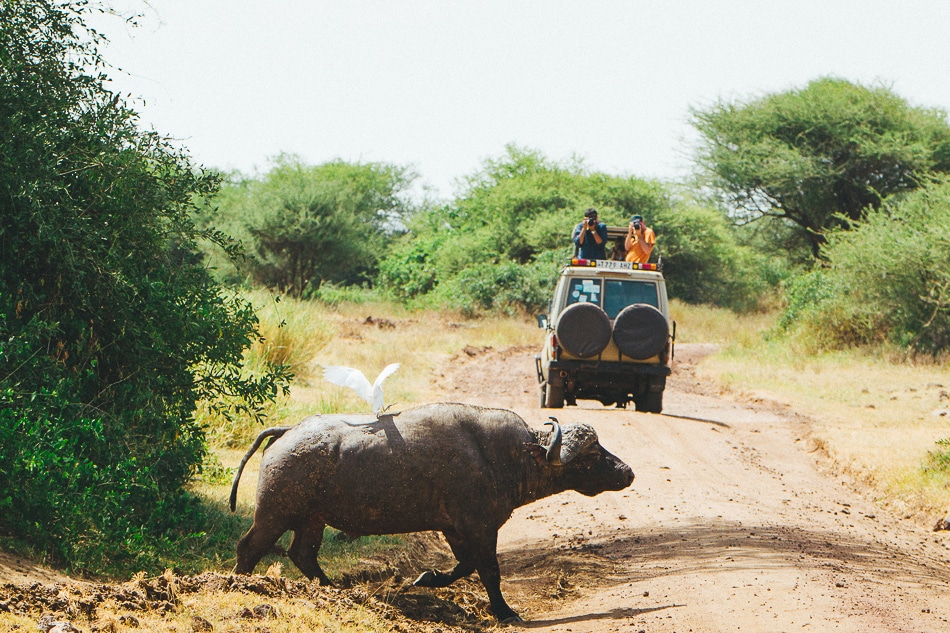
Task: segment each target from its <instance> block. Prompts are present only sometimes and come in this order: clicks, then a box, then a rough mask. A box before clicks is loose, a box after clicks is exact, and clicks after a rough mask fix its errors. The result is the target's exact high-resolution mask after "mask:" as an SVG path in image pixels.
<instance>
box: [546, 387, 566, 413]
mask: <svg viewBox="0 0 950 633" xmlns="http://www.w3.org/2000/svg"><path fill="white" fill-rule="evenodd" d="M543 389H544V392H543V393H544V404H543V407H544V408H545V409H563V408H564V387H555V386H554V385H544V388H543Z"/></svg>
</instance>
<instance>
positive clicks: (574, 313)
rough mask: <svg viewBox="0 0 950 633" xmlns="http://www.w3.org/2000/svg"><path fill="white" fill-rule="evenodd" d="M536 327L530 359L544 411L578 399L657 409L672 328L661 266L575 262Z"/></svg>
mask: <svg viewBox="0 0 950 633" xmlns="http://www.w3.org/2000/svg"><path fill="white" fill-rule="evenodd" d="M538 325H539V326H540V327H542V328H543V329H544V330H545V332H544V345H543V347H542V349H541V353H540V354H538V355H537V356H535V364H536V365H537V372H538V382H539V383H540V391H541V407H542V408H552V409H559V408H561V407H563V406H564V403H565V402H567V404H569V405H574V404H576V403H577V400H579V399H582V400H599V401H600V402H601V403H603V404H604V405H616V406H617V407H620V408H624V407H626V406H627V403H629V402H633V403H634V406H635V407H636V410H637V411H645V412H649V413H660V412H661V411H662V410H663V391H664V389H666V377H667V376H669V375H670V373H671V371H672V362H673V343H674V341H675V339H676V323H675V322H673V321H671V320H670V312H669V304H668V303H667V297H666V283H665V281H664V279H663V273H662V266H661V265H660V264H637V263H631V262H625V261H615V260H585V259H577V258H574V259H572V260H571V262H570V264H568V265H567V266H565V267H564V268H563V269H562V271H561V273H560V276H559V277H558V281H557V285H556V287H555V289H554V296H553V297H552V299H551V303H550V309H549V311H548V314H542V315H538Z"/></svg>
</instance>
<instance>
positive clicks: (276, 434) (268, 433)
mask: <svg viewBox="0 0 950 633" xmlns="http://www.w3.org/2000/svg"><path fill="white" fill-rule="evenodd" d="M292 428H293V427H292V426H275V427H273V428H270V429H265V430H263V431H261V433H260V435H258V436H257V439H256V440H254V443H253V444H251V448H249V449H248V450H247V453H245V454H244V459H242V460H241V465H240V466H238V469H237V472H236V473H235V474H234V483H232V484H231V512H234V508H235V507H236V506H237V490H238V482H240V481H241V473H243V472H244V466H245V465H246V464H247V460H249V459H251V455H253V454H254V453H255V452H257V449H258V448H260V447H261V444H263V443H264V440H266V439H267V438H272V439H271V442H273V441H274V440H276V439H278V438H280V437H281V436H282V435H283V434H284V433H286V432H287V431H289V430H290V429H292ZM268 446H270V444H268ZM264 450H267V449H266V448H265V449H264Z"/></svg>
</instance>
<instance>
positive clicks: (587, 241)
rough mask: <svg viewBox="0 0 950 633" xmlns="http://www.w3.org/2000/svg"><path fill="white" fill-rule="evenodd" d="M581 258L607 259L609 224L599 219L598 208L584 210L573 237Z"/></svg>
mask: <svg viewBox="0 0 950 633" xmlns="http://www.w3.org/2000/svg"><path fill="white" fill-rule="evenodd" d="M572 239H573V240H574V244H575V245H577V248H578V257H580V258H581V259H607V247H606V246H605V245H606V244H607V225H606V224H604V223H603V222H598V221H597V209H588V210H587V211H585V212H584V219H583V220H581V221H580V222H579V223H578V224H577V226H575V227H574V235H573V237H572Z"/></svg>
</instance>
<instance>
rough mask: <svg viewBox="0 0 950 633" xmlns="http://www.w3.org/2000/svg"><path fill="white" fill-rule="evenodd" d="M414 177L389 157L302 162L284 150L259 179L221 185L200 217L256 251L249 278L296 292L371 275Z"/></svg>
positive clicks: (406, 210) (399, 222)
mask: <svg viewBox="0 0 950 633" xmlns="http://www.w3.org/2000/svg"><path fill="white" fill-rule="evenodd" d="M414 178H415V175H414V174H413V173H412V172H411V170H409V169H408V168H405V167H399V166H396V165H391V164H388V163H365V164H352V163H347V162H344V161H339V160H338V161H332V162H329V163H324V164H322V165H316V166H311V165H306V164H304V163H303V162H301V160H300V159H299V158H297V157H296V156H292V155H286V154H285V155H281V156H279V157H278V158H277V159H276V160H275V163H274V165H273V167H272V169H271V170H270V171H268V172H267V173H266V174H265V175H264V176H263V177H261V178H241V177H239V178H237V179H235V182H232V183H229V184H226V185H225V186H224V187H223V188H222V191H221V193H220V195H219V196H217V198H216V199H215V201H214V205H213V207H211V208H210V209H208V210H205V212H204V217H203V222H206V223H208V224H209V225H212V224H213V225H215V226H219V227H228V231H229V233H231V234H234V235H235V236H240V237H242V238H243V239H244V240H245V241H246V242H247V244H248V247H249V250H250V251H252V253H253V255H254V257H253V258H252V259H250V260H248V261H247V267H248V269H249V272H250V274H251V276H252V277H253V279H254V281H255V282H256V283H258V284H261V285H263V286H267V287H270V288H276V289H277V290H279V291H280V292H284V293H287V294H290V295H292V296H295V297H299V296H301V295H304V294H306V293H308V292H310V291H312V290H315V289H316V288H318V287H319V285H320V283H321V282H323V281H330V282H334V283H344V284H353V283H358V282H361V281H368V280H370V279H371V278H372V277H373V275H374V274H375V267H376V262H377V260H378V259H379V257H380V256H381V255H382V254H384V253H385V251H386V244H387V242H388V241H389V240H390V239H391V237H392V235H393V233H395V232H398V231H399V230H401V229H402V227H403V221H404V220H405V218H406V217H407V216H408V214H410V213H411V205H410V203H409V202H408V201H407V199H406V197H405V196H404V195H403V194H404V193H405V192H406V190H407V189H408V188H409V187H410V185H411V184H412V182H413V180H414Z"/></svg>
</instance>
